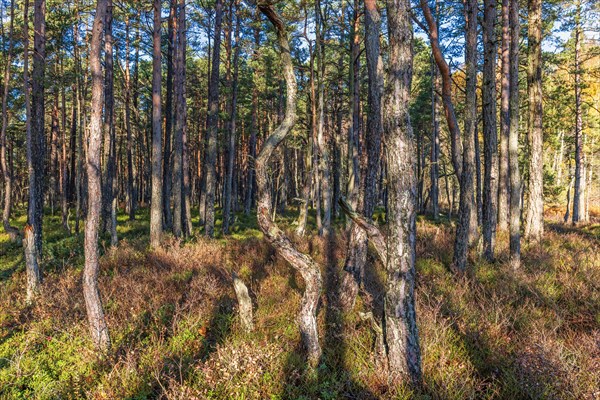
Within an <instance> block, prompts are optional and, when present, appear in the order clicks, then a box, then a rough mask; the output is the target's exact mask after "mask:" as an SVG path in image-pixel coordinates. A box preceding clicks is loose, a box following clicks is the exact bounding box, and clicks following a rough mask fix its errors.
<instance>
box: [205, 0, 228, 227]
mask: <svg viewBox="0 0 600 400" xmlns="http://www.w3.org/2000/svg"><path fill="white" fill-rule="evenodd" d="M222 20H223V0H217V2H216V4H215V38H214V46H213V55H212V70H211V74H210V82H209V88H208V124H207V125H208V127H207V128H208V129H207V136H208V137H207V139H208V145H207V154H206V157H205V164H204V165H205V169H204V170H205V171H206V220H205V223H204V234H205V235H206V236H209V237H212V236H213V233H214V230H215V193H216V190H217V124H218V122H219V64H220V62H221V24H222Z"/></svg>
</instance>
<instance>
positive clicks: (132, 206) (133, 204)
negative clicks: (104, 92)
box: [124, 17, 162, 221]
mask: <svg viewBox="0 0 600 400" xmlns="http://www.w3.org/2000/svg"><path fill="white" fill-rule="evenodd" d="M129 26H130V21H129V17H127V19H126V20H125V77H124V78H125V130H126V131H127V200H128V209H129V220H131V221H133V220H134V219H135V211H136V208H137V194H136V193H135V181H134V166H133V146H134V138H133V132H132V131H131V73H130V70H129V54H130V40H129ZM153 72H154V71H153ZM153 77H154V76H153ZM161 151H162V150H161ZM161 197H162V195H161Z"/></svg>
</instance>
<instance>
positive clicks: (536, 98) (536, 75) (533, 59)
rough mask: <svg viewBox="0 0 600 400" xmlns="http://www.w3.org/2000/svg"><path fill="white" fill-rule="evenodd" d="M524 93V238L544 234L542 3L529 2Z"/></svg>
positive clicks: (539, 1) (535, 238) (539, 236)
mask: <svg viewBox="0 0 600 400" xmlns="http://www.w3.org/2000/svg"><path fill="white" fill-rule="evenodd" d="M528 5H529V13H528V15H529V24H528V39H527V43H528V51H527V61H528V68H527V91H528V94H529V135H528V136H529V151H530V155H529V197H528V200H529V201H528V206H527V221H526V224H525V237H526V238H527V239H532V240H535V241H539V240H541V238H542V235H543V234H544V160H543V140H544V138H543V132H542V128H543V126H542V1H541V0H529V2H528Z"/></svg>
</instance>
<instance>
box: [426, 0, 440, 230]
mask: <svg viewBox="0 0 600 400" xmlns="http://www.w3.org/2000/svg"><path fill="white" fill-rule="evenodd" d="M436 5H437V4H436ZM439 75H440V74H439V71H438V67H437V65H436V64H435V61H433V60H432V61H431V76H432V78H431V79H432V80H431V81H432V84H431V89H432V90H431V120H432V122H431V123H432V130H431V168H430V170H429V180H430V181H431V187H430V189H429V193H430V198H431V214H432V216H433V219H434V220H435V221H437V220H438V219H439V216H440V215H439V214H440V205H439V197H440V186H439V178H440V121H439V118H438V108H439V100H438V97H439V96H438V94H437V92H438V91H439V86H440V84H439Z"/></svg>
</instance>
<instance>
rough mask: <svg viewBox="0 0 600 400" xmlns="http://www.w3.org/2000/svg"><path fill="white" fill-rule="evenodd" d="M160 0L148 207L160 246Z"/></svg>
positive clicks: (156, 13)
mask: <svg viewBox="0 0 600 400" xmlns="http://www.w3.org/2000/svg"><path fill="white" fill-rule="evenodd" d="M160 14H161V1H160V0H154V32H153V36H152V38H153V48H152V49H153V53H152V56H153V57H152V197H151V202H152V204H151V208H150V245H151V246H152V247H154V248H157V247H159V246H160V242H161V236H162V230H163V205H162V202H163V198H162V196H163V187H162V182H163V171H162V161H163V160H162V129H161V128H162V125H161V124H162V121H161V78H162V74H161V49H160V28H161V25H160Z"/></svg>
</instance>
